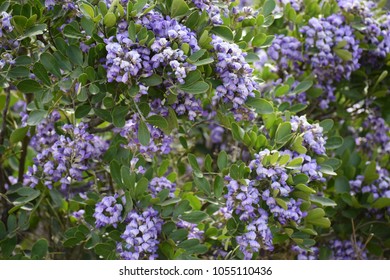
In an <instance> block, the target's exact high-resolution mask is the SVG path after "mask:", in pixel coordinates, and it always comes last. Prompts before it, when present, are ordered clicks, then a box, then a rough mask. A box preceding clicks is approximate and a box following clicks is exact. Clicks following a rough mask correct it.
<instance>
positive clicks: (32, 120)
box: [27, 109, 47, 126]
mask: <svg viewBox="0 0 390 280" xmlns="http://www.w3.org/2000/svg"><path fill="white" fill-rule="evenodd" d="M46 115H47V111H45V110H40V109H38V110H34V111H32V112H31V113H30V115H29V116H28V119H27V124H28V125H30V126H34V125H37V124H39V123H40V122H41V121H42V120H43V119H44V118H45V117H46Z"/></svg>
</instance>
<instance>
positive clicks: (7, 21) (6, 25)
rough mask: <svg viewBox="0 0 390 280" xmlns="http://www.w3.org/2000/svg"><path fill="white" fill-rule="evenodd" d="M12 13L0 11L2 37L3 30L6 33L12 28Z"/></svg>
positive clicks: (0, 34) (0, 33) (0, 32)
mask: <svg viewBox="0 0 390 280" xmlns="http://www.w3.org/2000/svg"><path fill="white" fill-rule="evenodd" d="M11 19H12V15H11V14H8V13H7V12H1V13H0V38H1V37H3V35H4V32H5V33H8V32H11V31H12V30H14V27H13V26H12V24H11Z"/></svg>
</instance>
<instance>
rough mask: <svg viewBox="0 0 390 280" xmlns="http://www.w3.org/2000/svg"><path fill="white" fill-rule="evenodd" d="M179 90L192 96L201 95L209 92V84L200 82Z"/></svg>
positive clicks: (183, 86) (184, 86)
mask: <svg viewBox="0 0 390 280" xmlns="http://www.w3.org/2000/svg"><path fill="white" fill-rule="evenodd" d="M179 88H180V89H181V90H183V91H185V92H187V93H191V94H201V93H205V92H207V91H208V90H209V84H208V83H206V82H203V81H198V82H196V83H194V84H192V85H189V86H188V85H186V84H184V85H181V86H179Z"/></svg>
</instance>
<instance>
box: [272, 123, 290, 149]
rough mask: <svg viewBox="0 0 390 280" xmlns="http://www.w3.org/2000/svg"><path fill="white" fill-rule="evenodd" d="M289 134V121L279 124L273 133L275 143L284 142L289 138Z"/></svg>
mask: <svg viewBox="0 0 390 280" xmlns="http://www.w3.org/2000/svg"><path fill="white" fill-rule="evenodd" d="M291 136H292V135H291V123H290V122H284V123H281V124H279V126H278V128H277V130H276V134H275V140H276V143H278V144H284V143H286V142H287V141H288V140H290V138H291Z"/></svg>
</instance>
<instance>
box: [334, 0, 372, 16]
mask: <svg viewBox="0 0 390 280" xmlns="http://www.w3.org/2000/svg"><path fill="white" fill-rule="evenodd" d="M337 4H338V5H339V7H340V9H341V10H343V11H345V12H348V13H351V14H356V15H359V16H361V17H372V16H373V12H372V11H373V9H375V8H376V7H377V4H376V3H375V2H373V1H366V0H338V1H337Z"/></svg>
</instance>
